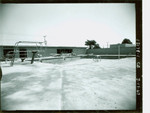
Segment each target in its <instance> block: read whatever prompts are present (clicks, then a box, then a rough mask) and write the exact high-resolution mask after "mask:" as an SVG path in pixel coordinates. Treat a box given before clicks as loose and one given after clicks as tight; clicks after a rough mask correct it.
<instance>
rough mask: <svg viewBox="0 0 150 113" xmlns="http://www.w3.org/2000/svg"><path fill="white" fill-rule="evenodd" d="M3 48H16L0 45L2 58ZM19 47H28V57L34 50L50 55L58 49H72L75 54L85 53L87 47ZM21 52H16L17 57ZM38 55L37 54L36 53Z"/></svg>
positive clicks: (22, 47)
mask: <svg viewBox="0 0 150 113" xmlns="http://www.w3.org/2000/svg"><path fill="white" fill-rule="evenodd" d="M3 49H14V46H5V47H3V46H0V58H4V57H3V56H4V53H3ZM19 49H26V51H27V57H32V51H33V50H41V51H40V52H38V54H41V55H42V56H43V57H47V56H50V55H52V54H57V49H72V52H73V53H75V54H85V53H86V48H84V47H41V48H40V47H39V48H37V47H32V46H28V47H27V46H20V47H18V50H19ZM19 55H20V54H19V53H17V54H16V58H19ZM36 57H37V54H36Z"/></svg>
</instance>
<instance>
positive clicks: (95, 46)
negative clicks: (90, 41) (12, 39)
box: [93, 44, 101, 49]
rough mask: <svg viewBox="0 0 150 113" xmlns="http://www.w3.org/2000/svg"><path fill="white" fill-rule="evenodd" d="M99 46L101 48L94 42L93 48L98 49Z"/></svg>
mask: <svg viewBox="0 0 150 113" xmlns="http://www.w3.org/2000/svg"><path fill="white" fill-rule="evenodd" d="M99 48H101V47H100V46H99V44H95V45H94V48H93V49H99Z"/></svg>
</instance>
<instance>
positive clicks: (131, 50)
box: [86, 47, 136, 55]
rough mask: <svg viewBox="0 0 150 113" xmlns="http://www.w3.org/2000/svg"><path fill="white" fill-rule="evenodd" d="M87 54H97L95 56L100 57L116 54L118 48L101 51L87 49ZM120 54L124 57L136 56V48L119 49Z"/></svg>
mask: <svg viewBox="0 0 150 113" xmlns="http://www.w3.org/2000/svg"><path fill="white" fill-rule="evenodd" d="M86 53H87V54H92V53H93V54H97V55H101V54H112V55H115V54H118V48H103V49H88V50H87V52H86ZM120 54H122V55H123V54H124V55H128V54H132V55H135V54H136V48H135V47H120Z"/></svg>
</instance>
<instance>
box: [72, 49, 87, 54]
mask: <svg viewBox="0 0 150 113" xmlns="http://www.w3.org/2000/svg"><path fill="white" fill-rule="evenodd" d="M73 53H76V54H77V55H78V54H86V48H74V49H73Z"/></svg>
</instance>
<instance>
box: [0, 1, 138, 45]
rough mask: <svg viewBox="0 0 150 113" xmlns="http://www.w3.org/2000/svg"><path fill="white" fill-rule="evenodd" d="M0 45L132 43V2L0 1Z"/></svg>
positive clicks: (133, 20)
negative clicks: (127, 41)
mask: <svg viewBox="0 0 150 113" xmlns="http://www.w3.org/2000/svg"><path fill="white" fill-rule="evenodd" d="M0 14H1V15H0V21H1V22H2V23H1V24H2V25H1V29H2V30H0V45H2V44H3V45H5V44H7V45H8V44H14V43H15V42H17V41H43V36H44V35H46V40H47V42H48V45H49V46H85V45H84V44H85V41H86V40H87V39H88V40H95V41H96V42H97V43H99V45H100V46H101V47H106V46H107V43H109V44H116V43H121V42H122V40H123V39H124V38H129V39H130V40H131V41H132V42H133V43H134V44H135V39H136V36H135V30H136V29H135V28H136V27H135V25H136V24H135V19H136V18H135V4H134V3H95V4H89V3H88V4H3V5H2V7H1V10H0Z"/></svg>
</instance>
